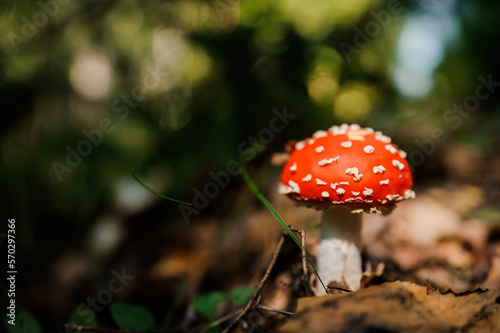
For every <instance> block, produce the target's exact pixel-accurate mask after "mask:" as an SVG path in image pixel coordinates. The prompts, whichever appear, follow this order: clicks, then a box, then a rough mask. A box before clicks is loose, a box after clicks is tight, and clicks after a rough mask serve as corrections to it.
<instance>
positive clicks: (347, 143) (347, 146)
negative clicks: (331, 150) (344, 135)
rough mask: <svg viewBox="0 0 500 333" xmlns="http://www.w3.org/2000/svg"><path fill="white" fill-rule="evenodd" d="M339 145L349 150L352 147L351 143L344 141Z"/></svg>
mask: <svg viewBox="0 0 500 333" xmlns="http://www.w3.org/2000/svg"><path fill="white" fill-rule="evenodd" d="M340 145H341V146H342V147H344V148H351V147H352V141H344V142H341V143H340Z"/></svg>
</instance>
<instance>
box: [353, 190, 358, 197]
mask: <svg viewBox="0 0 500 333" xmlns="http://www.w3.org/2000/svg"><path fill="white" fill-rule="evenodd" d="M351 193H352V195H354V196H355V197H356V196H358V195H359V193H360V192H354V191H351Z"/></svg>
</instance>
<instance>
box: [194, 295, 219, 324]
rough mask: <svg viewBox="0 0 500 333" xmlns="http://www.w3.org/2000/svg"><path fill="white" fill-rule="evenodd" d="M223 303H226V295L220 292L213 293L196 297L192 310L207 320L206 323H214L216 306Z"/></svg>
mask: <svg viewBox="0 0 500 333" xmlns="http://www.w3.org/2000/svg"><path fill="white" fill-rule="evenodd" d="M225 301H227V296H226V294H224V293H222V292H220V291H214V292H212V293H208V294H202V295H198V296H197V297H196V298H195V300H194V302H193V308H194V310H195V311H196V312H198V313H199V314H201V315H203V316H204V317H205V318H207V319H208V321H214V320H215V312H216V311H217V305H218V304H219V303H222V302H225Z"/></svg>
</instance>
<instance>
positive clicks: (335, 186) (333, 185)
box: [330, 183, 339, 190]
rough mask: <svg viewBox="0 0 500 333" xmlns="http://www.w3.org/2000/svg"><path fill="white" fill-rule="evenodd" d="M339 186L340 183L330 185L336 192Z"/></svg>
mask: <svg viewBox="0 0 500 333" xmlns="http://www.w3.org/2000/svg"><path fill="white" fill-rule="evenodd" d="M338 184H339V183H331V184H330V187H331V188H332V189H333V190H335V189H336V188H337V185H338Z"/></svg>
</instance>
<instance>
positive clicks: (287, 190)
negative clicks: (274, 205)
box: [278, 183, 293, 194]
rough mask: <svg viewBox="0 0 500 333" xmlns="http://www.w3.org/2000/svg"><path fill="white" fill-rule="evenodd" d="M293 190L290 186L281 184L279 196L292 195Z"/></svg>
mask: <svg viewBox="0 0 500 333" xmlns="http://www.w3.org/2000/svg"><path fill="white" fill-rule="evenodd" d="M292 192H293V189H292V188H291V187H290V186H286V185H285V184H282V183H279V185H278V193H279V194H288V193H292Z"/></svg>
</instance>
